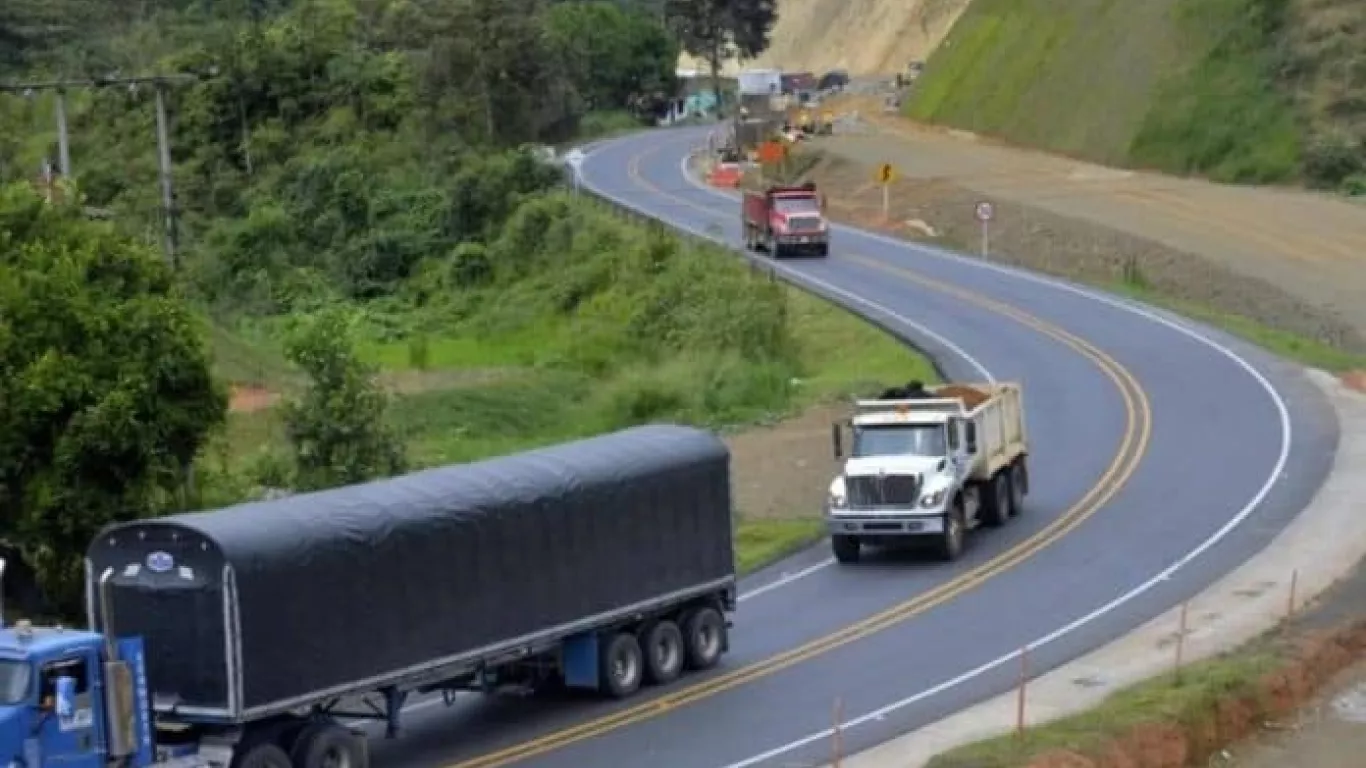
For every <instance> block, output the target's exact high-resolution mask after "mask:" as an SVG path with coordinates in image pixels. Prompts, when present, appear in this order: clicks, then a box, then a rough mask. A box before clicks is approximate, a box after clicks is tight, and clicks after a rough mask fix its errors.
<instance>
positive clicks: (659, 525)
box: [87, 425, 735, 719]
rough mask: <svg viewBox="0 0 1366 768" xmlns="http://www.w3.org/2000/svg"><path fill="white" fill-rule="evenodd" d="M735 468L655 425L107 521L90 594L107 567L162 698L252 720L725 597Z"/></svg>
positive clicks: (684, 435) (714, 444) (709, 444)
mask: <svg viewBox="0 0 1366 768" xmlns="http://www.w3.org/2000/svg"><path fill="white" fill-rule="evenodd" d="M729 464H730V454H729V451H728V450H727V448H726V446H725V444H724V443H722V442H721V441H720V440H719V439H718V438H717V437H716V436H715V435H713V434H711V433H709V432H705V431H702V430H697V429H693V428H689V427H682V426H675V425H651V426H645V427H636V428H633V429H627V430H623V431H620V432H616V433H612V434H608V435H602V436H599V437H594V438H589V439H586V440H579V441H575V442H571V443H566V444H562V445H558V446H554V447H550V448H545V449H540V450H535V451H529V452H526V453H521V454H516V455H512V456H507V457H503V458H497V459H492V460H489V461H483V462H477V463H472V464H463V465H457V466H452V467H443V468H439V469H432V470H427V471H423V472H417V473H413V474H410V475H405V476H402V477H398V478H393V479H388V480H381V481H376V482H371V483H366V484H363V485H356V486H348V487H345V488H338V489H334V490H328V491H321V492H317V493H308V494H302V495H297V496H291V497H287V498H283V499H278V500H273V501H264V502H255V503H248V504H241V505H237V506H232V507H227V508H224V509H219V510H214V511H209V512H196V513H190V514H182V515H173V516H169V517H165V518H160V519H154V520H145V521H138V522H132V523H125V524H120V525H116V526H113V527H111V528H109V529H107V530H105V531H104V532H103V533H101V534H100V536H98V537H97V538H96V539H95V541H94V542H93V543H92V544H91V547H90V551H89V563H88V564H87V565H88V571H89V574H90V577H89V578H90V579H91V581H92V584H91V585H90V586H91V587H92V589H91V594H92V595H93V594H94V589H93V588H94V586H95V585H94V583H93V582H94V581H95V580H97V579H98V578H99V575H100V574H102V573H104V572H105V570H106V569H112V573H113V574H114V576H113V578H112V579H111V582H110V583H111V585H112V590H111V597H112V599H113V603H112V605H113V615H114V621H113V624H114V627H113V628H114V631H115V633H117V634H123V635H128V634H139V635H142V636H143V637H144V639H145V641H146V645H147V659H148V678H149V680H148V682H149V687H150V689H151V691H152V693H153V698H154V700H156V701H158V708H159V709H163V708H169V707H170V706H171V704H172V703H173V704H174V705H175V710H176V711H178V712H180V713H182V714H186V715H192V714H194V713H196V712H198V713H203V714H205V715H211V714H212V715H222V716H226V717H229V718H232V719H243V718H249V717H252V716H261V715H263V714H266V713H268V712H278V711H282V707H283V708H294V707H299V706H303V705H307V704H311V703H314V702H316V701H319V700H321V699H323V698H326V697H327V696H330V695H335V694H337V693H340V692H343V691H346V692H354V691H355V690H356V688H357V687H358V686H360V687H362V688H364V689H366V690H371V689H374V688H379V687H382V686H384V685H389V684H395V683H398V684H401V683H402V679H401V678H403V677H404V676H412V675H418V674H421V673H422V672H423V671H424V670H425V671H430V670H431V669H432V668H434V667H444V666H446V665H450V664H453V663H457V662H459V661H460V660H461V659H462V658H466V657H468V656H470V655H471V654H476V655H477V654H478V653H482V652H486V651H492V650H495V649H497V648H499V647H503V646H506V645H508V644H509V643H511V642H513V641H517V642H520V641H522V640H525V639H528V638H531V637H533V636H536V635H538V634H541V635H544V633H545V632H546V631H547V630H562V631H570V630H582V629H584V628H585V627H584V626H583V620H584V619H586V618H590V617H593V618H603V617H605V618H610V616H611V614H612V613H613V612H614V611H619V609H622V608H625V607H630V606H641V605H646V606H648V605H651V604H652V601H657V600H661V599H668V600H676V599H683V598H687V597H688V596H691V595H695V594H698V593H701V592H705V591H707V590H714V589H718V588H722V589H733V585H734V579H735V574H734V559H733V557H734V556H733V550H732V534H731V530H732V529H731V526H732V520H731V499H730V471H729V469H730V468H729ZM168 556H169V557H168ZM225 595H227V596H228V598H227V599H225V597H224V596H225ZM88 602H89V605H88V608H89V611H90V614H91V625H92V626H96V627H100V626H102V624H101V621H100V618H101V617H100V616H99V615H98V614H99V606H98V601H97V600H94V599H91V600H89V601H88ZM232 627H236V628H238V630H239V631H233V632H229V631H227V630H228V629H229V628H232ZM239 632H240V636H238V635H239ZM551 639H553V638H551ZM233 649H235V650H233Z"/></svg>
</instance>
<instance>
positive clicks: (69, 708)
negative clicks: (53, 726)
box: [56, 676, 76, 718]
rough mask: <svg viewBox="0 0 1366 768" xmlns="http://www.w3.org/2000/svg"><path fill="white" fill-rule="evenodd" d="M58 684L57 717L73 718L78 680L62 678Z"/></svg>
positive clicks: (58, 680) (58, 679)
mask: <svg viewBox="0 0 1366 768" xmlns="http://www.w3.org/2000/svg"><path fill="white" fill-rule="evenodd" d="M56 682H57V686H56V687H57V696H56V700H57V706H56V710H57V717H61V718H66V717H71V715H72V713H73V712H75V710H76V678H74V677H67V676H62V677H59V678H57V681H56Z"/></svg>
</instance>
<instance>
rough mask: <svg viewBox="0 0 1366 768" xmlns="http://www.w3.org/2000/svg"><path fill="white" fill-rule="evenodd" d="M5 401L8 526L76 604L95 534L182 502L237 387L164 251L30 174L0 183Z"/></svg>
mask: <svg viewBox="0 0 1366 768" xmlns="http://www.w3.org/2000/svg"><path fill="white" fill-rule="evenodd" d="M0 404H3V405H0V509H3V510H4V514H3V516H0V539H4V540H8V541H10V542H11V543H12V544H14V545H16V546H17V547H18V548H19V549H20V551H21V552H22V553H23V556H24V559H25V560H26V561H27V562H28V563H29V564H30V565H32V566H33V567H34V568H35V569H36V571H37V572H38V574H39V577H40V579H41V580H42V583H43V585H44V588H45V591H46V592H47V595H48V597H49V599H51V600H52V601H53V602H54V604H55V605H56V606H57V607H59V608H61V609H67V610H69V609H72V608H73V607H75V606H77V605H79V600H80V596H81V583H82V578H81V558H82V555H83V553H84V552H85V549H86V546H87V545H88V544H89V542H90V539H91V538H92V537H93V536H94V535H95V533H97V532H98V531H99V530H100V529H101V528H102V527H104V526H105V525H107V524H109V523H112V522H115V521H121V520H129V519H134V518H139V517H147V516H150V515H155V514H159V513H162V512H166V511H169V510H173V509H176V508H177V507H178V506H179V505H180V503H181V494H182V492H183V491H184V490H185V489H186V483H187V481H188V480H189V477H190V468H191V466H192V463H193V461H194V458H195V456H196V455H197V454H198V453H199V450H200V448H201V447H202V446H203V445H204V442H205V440H206V438H207V436H208V434H209V432H210V431H211V430H212V429H213V428H214V427H215V426H216V425H218V424H220V423H221V422H222V421H223V419H224V416H225V413H226V410H227V395H226V393H225V392H224V391H223V389H222V388H220V387H218V386H216V385H215V384H214V382H213V380H212V377H211V374H210V363H209V354H208V350H207V348H206V345H205V343H204V340H203V337H202V336H201V334H200V332H199V328H198V327H197V326H196V323H195V320H194V316H193V315H192V313H191V312H190V310H189V307H188V306H187V305H186V304H185V302H184V301H183V300H182V299H181V297H180V296H179V295H178V292H177V289H176V287H175V284H174V282H173V279H172V275H171V272H170V270H169V269H167V268H166V267H165V265H164V264H163V262H162V261H161V260H160V259H159V258H158V256H156V255H155V254H154V253H153V252H152V251H149V250H148V249H147V248H145V247H143V246H141V245H138V244H135V243H133V242H131V241H129V240H127V239H124V238H122V237H120V236H118V235H117V234H116V233H115V231H114V230H113V229H112V228H111V227H110V226H108V225H106V224H100V223H95V222H90V221H87V220H85V219H84V218H83V216H82V213H81V209H80V207H79V206H78V205H77V204H75V203H73V204H70V205H51V204H48V203H46V202H45V201H44V200H43V199H42V198H41V197H40V196H38V195H37V194H36V193H35V192H34V191H33V190H32V189H30V188H29V187H28V186H27V185H22V184H20V185H11V186H8V187H4V188H3V189H0Z"/></svg>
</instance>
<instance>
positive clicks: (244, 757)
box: [232, 741, 292, 768]
mask: <svg viewBox="0 0 1366 768" xmlns="http://www.w3.org/2000/svg"><path fill="white" fill-rule="evenodd" d="M232 768H292V766H291V765H290V762H289V755H287V754H285V751H284V750H283V749H280V747H279V746H278V745H276V744H274V743H272V742H269V741H264V742H261V743H259V744H256V745H255V746H253V747H251V748H249V749H248V750H247V751H246V752H243V753H239V754H238V755H236V756H234V757H233V760H232Z"/></svg>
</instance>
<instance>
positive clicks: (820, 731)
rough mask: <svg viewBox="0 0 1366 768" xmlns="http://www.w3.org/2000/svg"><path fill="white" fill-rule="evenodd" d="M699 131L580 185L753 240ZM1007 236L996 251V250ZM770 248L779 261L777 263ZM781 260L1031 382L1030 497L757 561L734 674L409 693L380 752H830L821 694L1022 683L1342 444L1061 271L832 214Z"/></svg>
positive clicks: (1279, 365)
mask: <svg viewBox="0 0 1366 768" xmlns="http://www.w3.org/2000/svg"><path fill="white" fill-rule="evenodd" d="M705 141H706V131H705V130H704V129H697V128H690V129H678V130H670V131H661V132H650V133H645V134H639V135H635V136H631V137H627V138H622V139H617V140H614V141H610V142H605V143H602V144H599V145H598V146H597V147H596V148H594V149H593V150H592V151H591V153H590V154H589V155H588V157H587V158H586V160H585V161H584V163H583V164H582V166H581V183H582V185H583V186H584V187H585V188H586V189H587V190H590V191H592V192H594V193H596V194H598V195H601V196H603V197H605V198H608V199H610V200H612V201H614V202H616V203H617V204H619V205H622V206H625V207H628V208H632V209H634V210H636V211H637V212H638V213H641V214H643V215H646V216H649V217H653V218H657V219H659V220H661V221H664V222H666V223H667V224H669V225H671V226H674V227H676V228H678V229H681V230H684V231H687V232H690V233H692V234H695V235H698V236H701V237H706V238H709V239H712V240H715V241H718V242H721V243H724V244H726V245H730V246H737V247H738V245H739V204H738V202H737V201H736V199H735V195H733V194H732V193H727V192H722V191H718V190H714V189H710V188H707V187H704V186H702V185H700V184H699V183H697V182H696V181H694V180H692V179H690V178H689V177H688V175H687V174H686V172H685V161H686V158H687V157H688V155H689V153H690V152H692V151H693V149H694V148H695V147H698V146H700V145H703V144H705ZM1007 247H1008V246H1007ZM758 260H759V261H763V262H766V263H769V264H773V263H772V262H769V261H768V260H767V259H765V258H763V257H758ZM773 268H774V269H775V270H777V271H779V272H780V273H781V274H782V275H783V276H784V277H786V278H787V279H789V280H791V281H793V282H796V283H799V284H802V285H804V286H805V287H807V288H809V289H811V290H813V291H815V292H817V293H820V294H822V295H824V296H827V297H828V298H830V299H832V300H834V301H837V302H839V303H841V304H843V305H846V306H848V307H850V308H851V309H853V310H855V311H857V312H859V313H861V314H863V315H865V316H867V317H868V318H869V319H872V320H874V321H875V322H878V323H879V324H881V325H883V326H884V327H886V328H888V329H889V330H891V331H893V332H895V333H897V334H899V335H901V336H903V337H904V338H906V339H908V340H911V341H912V342H914V343H915V344H916V345H917V346H919V347H920V348H922V349H924V350H926V351H927V352H929V353H930V354H931V355H933V356H934V357H935V359H936V361H937V363H938V364H939V366H940V367H941V369H942V370H943V371H944V372H945V374H946V375H947V376H948V377H950V378H953V379H959V380H983V379H988V378H990V379H995V380H1018V381H1022V382H1023V383H1024V392H1025V400H1026V409H1027V419H1028V429H1029V432H1030V440H1031V453H1032V456H1031V459H1030V469H1031V480H1032V483H1031V485H1032V486H1033V487H1032V492H1031V495H1030V496H1029V498H1028V500H1027V504H1026V510H1025V513H1024V514H1023V515H1022V516H1021V517H1019V518H1016V519H1014V520H1012V521H1011V522H1010V523H1009V524H1008V525H1007V526H1006V527H1005V528H1002V529H999V530H989V531H984V532H981V533H979V534H974V535H973V536H972V537H971V538H970V540H969V548H968V551H967V553H966V554H965V556H964V557H963V559H962V560H961V561H959V562H956V563H953V564H938V563H927V562H922V561H919V560H902V559H895V558H893V559H875V560H873V561H872V562H865V563H863V564H859V565H857V566H852V567H833V566H831V565H830V562H829V559H828V547H827V546H826V545H824V544H822V546H820V547H816V548H814V549H812V550H811V551H809V552H807V553H804V554H802V555H799V556H797V557H795V558H792V559H790V560H788V561H785V562H783V563H780V564H778V565H776V566H774V567H772V568H770V569H768V570H766V571H765V572H762V573H759V574H756V575H755V576H753V577H751V578H748V579H746V580H745V581H744V582H743V583H742V585H741V591H742V594H743V598H742V603H741V608H740V610H739V612H738V613H737V614H736V616H735V629H734V631H733V634H732V650H731V653H730V654H729V656H728V657H727V659H726V660H725V661H724V662H723V664H722V666H721V668H719V669H717V670H714V671H713V672H711V673H708V674H705V675H701V676H695V677H692V678H685V679H684V680H682V681H680V682H679V683H678V684H676V685H674V686H671V687H668V688H666V689H663V690H651V689H647V690H646V691H643V692H642V694H641V695H640V696H639V697H638V698H636V699H633V700H631V701H628V702H624V703H604V702H598V701H594V700H591V699H578V700H558V701H557V700H545V699H488V700H485V699H482V698H480V697H477V696H471V697H468V698H466V697H461V699H459V700H457V701H456V703H455V705H454V706H453V707H451V708H446V707H444V706H441V704H440V702H439V701H434V700H427V701H421V702H418V703H417V704H416V705H415V706H414V707H413V711H412V712H411V713H410V715H409V718H408V727H407V732H406V734H405V735H404V737H403V738H400V739H398V740H394V741H380V740H375V741H373V742H372V750H373V754H374V758H375V760H377V761H379V764H381V765H400V764H401V765H405V766H408V765H411V766H441V767H442V768H494V766H503V765H512V764H516V765H519V766H574V767H575V768H585V767H588V766H635V765H642V766H643V765H648V766H651V768H742V767H745V766H773V767H774V768H776V767H777V766H796V765H802V766H811V765H821V764H823V763H824V762H825V761H826V757H827V756H828V755H829V745H828V743H827V741H826V734H827V733H828V729H829V728H830V725H831V719H832V708H833V707H834V706H835V702H836V701H838V702H839V711H840V712H842V718H843V720H844V722H845V724H846V727H847V730H846V731H845V734H844V741H845V747H846V748H847V749H848V750H850V751H853V750H856V749H860V748H863V747H867V746H871V745H872V744H874V743H877V742H880V741H882V740H885V739H887V738H890V737H892V736H895V735H897V734H899V733H901V732H905V731H908V730H911V729H914V728H916V727H919V726H921V725H925V724H927V723H929V722H932V721H934V720H936V719H938V718H940V717H942V716H944V715H946V714H948V713H951V712H953V711H956V710H958V709H961V708H963V707H965V706H968V705H970V704H972V703H975V702H977V701H980V700H983V699H986V698H989V697H991V696H993V695H996V694H998V693H1001V692H1003V691H1006V690H1008V689H1010V688H1011V687H1012V686H1013V683H1014V681H1015V679H1016V676H1017V674H1018V669H1019V662H1018V660H1017V659H1018V654H1019V652H1020V649H1021V648H1023V647H1028V648H1029V649H1030V650H1029V658H1030V663H1029V666H1030V669H1031V672H1032V673H1034V674H1037V673H1041V672H1043V671H1045V670H1047V669H1049V668H1051V667H1053V666H1056V665H1058V664H1060V663H1062V662H1064V661H1067V660H1068V659H1071V658H1074V657H1076V656H1078V655H1081V654H1082V653H1085V652H1086V651H1088V650H1090V649H1092V648H1094V647H1097V646H1099V645H1101V644H1104V643H1105V642H1107V641H1109V640H1111V639H1113V638H1115V637H1117V636H1119V635H1120V634H1123V633H1124V632H1125V631H1127V630H1129V629H1131V628H1133V627H1134V626H1136V625H1138V624H1140V623H1142V622H1143V621H1145V620H1146V619H1148V618H1150V617H1152V616H1154V615H1156V614H1158V613H1159V612H1161V611H1162V610H1163V609H1165V608H1167V607H1169V606H1171V605H1174V604H1176V603H1178V602H1180V601H1181V600H1183V599H1185V598H1187V597H1189V596H1191V595H1193V594H1195V593H1196V592H1198V591H1199V590H1200V589H1201V588H1202V587H1204V586H1205V585H1207V584H1209V583H1210V582H1212V581H1213V580H1214V579H1216V578H1217V577H1218V576H1220V575H1221V574H1223V573H1225V572H1227V571H1229V570H1231V569H1232V568H1233V567H1234V566H1235V565H1237V564H1238V563H1240V562H1241V561H1242V560H1244V559H1246V558H1247V557H1248V556H1249V555H1251V554H1252V553H1254V552H1256V551H1257V550H1259V549H1260V548H1262V547H1263V546H1265V545H1266V544H1267V543H1268V541H1270V539H1271V538H1272V537H1273V536H1274V535H1275V534H1276V533H1277V532H1278V531H1279V530H1280V528H1281V527H1282V526H1283V525H1284V524H1285V523H1286V522H1287V521H1288V520H1289V519H1290V518H1291V517H1292V516H1293V515H1294V514H1295V513H1296V512H1298V511H1299V510H1300V509H1301V508H1303V506H1304V505H1305V504H1306V503H1307V502H1308V500H1309V499H1310V497H1311V496H1312V494H1313V492H1314V491H1315V489H1317V487H1318V486H1319V484H1320V483H1321V482H1322V480H1323V478H1324V476H1325V475H1326V473H1327V471H1328V469H1329V467H1330V466H1331V462H1332V458H1333V452H1334V450H1335V448H1336V444H1337V425H1336V421H1335V419H1334V416H1333V413H1332V410H1331V409H1330V408H1329V406H1328V405H1327V404H1326V403H1325V402H1324V401H1323V399H1322V398H1321V396H1320V395H1319V394H1318V391H1317V390H1316V389H1315V388H1314V387H1313V386H1312V384H1310V383H1309V382H1307V381H1306V380H1305V379H1303V377H1302V376H1301V375H1300V374H1299V372H1298V369H1297V368H1296V367H1295V366H1292V365H1290V364H1288V363H1284V362H1281V361H1279V360H1277V359H1275V358H1272V357H1270V356H1269V355H1266V354H1265V353H1263V352H1261V351H1260V350H1258V349H1256V348H1253V347H1251V346H1249V345H1247V344H1244V343H1241V342H1239V341H1238V340H1235V339H1233V338H1230V337H1228V336H1227V335H1224V334H1222V333H1219V332H1216V331H1213V330H1210V329H1207V328H1203V327H1200V326H1196V325H1194V324H1192V323H1189V322H1188V321H1186V320H1183V319H1180V318H1176V317H1174V316H1171V315H1168V314H1165V313H1161V312H1158V311H1155V310H1151V309H1148V308H1144V307H1140V306H1138V305H1135V304H1132V303H1130V302H1127V301H1124V300H1121V299H1116V298H1113V297H1109V296H1105V295H1101V294H1097V293H1095V292H1093V291H1090V290H1088V289H1084V288H1081V287H1078V286H1074V285H1071V284H1067V283H1063V282H1061V281H1057V280H1054V279H1051V278H1042V277H1038V276H1035V275H1032V274H1029V273H1025V272H1022V271H1018V270H1014V269H1009V268H1005V267H1000V266H997V265H993V264H989V263H984V262H982V261H980V260H976V259H971V258H967V257H961V256H957V255H954V254H951V253H948V252H945V251H940V250H936V249H932V248H927V247H924V246H920V245H915V244H910V243H905V242H901V241H897V240H893V239H890V238H887V237H884V236H881V235H876V234H871V233H865V232H861V231H859V230H855V229H851V228H848V227H840V226H837V227H835V229H834V233H833V237H832V253H831V256H830V257H829V258H828V259H825V260H809V261H802V260H792V261H784V262H781V263H777V264H773Z"/></svg>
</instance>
